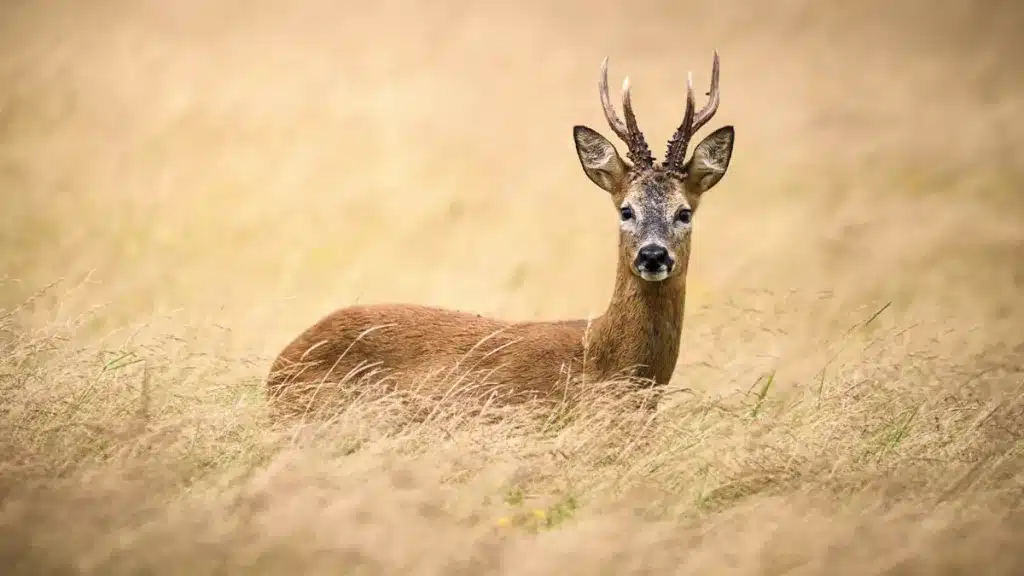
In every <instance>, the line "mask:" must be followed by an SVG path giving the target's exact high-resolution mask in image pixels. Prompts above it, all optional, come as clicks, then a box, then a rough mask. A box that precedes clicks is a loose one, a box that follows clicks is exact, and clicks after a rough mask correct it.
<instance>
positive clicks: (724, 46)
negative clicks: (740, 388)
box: [0, 0, 1024, 373]
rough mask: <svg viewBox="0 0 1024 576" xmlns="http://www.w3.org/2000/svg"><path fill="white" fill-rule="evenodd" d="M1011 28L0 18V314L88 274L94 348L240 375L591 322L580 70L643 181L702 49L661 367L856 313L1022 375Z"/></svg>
mask: <svg viewBox="0 0 1024 576" xmlns="http://www.w3.org/2000/svg"><path fill="white" fill-rule="evenodd" d="M1022 26H1024V7H1022V5H1021V4H1020V3H1019V2H1013V1H1002V2H1000V1H995V0H993V1H991V2H986V3H984V5H983V7H982V4H979V3H977V2H969V1H966V0H930V1H927V2H926V1H924V0H904V1H901V2H891V1H875V0H864V1H860V2H821V1H817V2H811V1H799V0H788V1H775V2H740V1H738V0H736V1H733V0H722V1H719V2H715V3H713V4H712V3H707V2H689V1H681V0H676V1H654V0H636V1H633V2H609V1H605V0H586V1H582V0H562V1H559V2H540V1H535V0H521V1H519V2H504V3H494V2H459V1H452V0H434V1H431V2H425V1H424V2H413V1H410V0H379V1H377V2H372V3H363V2H338V1H326V0H296V1H293V2H288V3H282V2H252V1H249V2H241V1H236V0H219V1H213V2H211V1H203V2H198V1H179V2H173V3H172V2H157V1H155V0H135V1H132V2H126V1H113V0H96V1H93V2H89V3H68V2H58V1H56V0H41V1H33V2H29V1H27V0H4V1H3V2H2V4H0V194H2V209H0V277H3V278H5V280H4V282H3V284H2V287H0V290H2V292H0V307H10V306H13V305H15V304H17V303H19V302H21V301H23V300H24V299H25V298H26V297H27V296H29V295H30V294H32V293H34V292H35V291H36V290H38V289H39V288H40V287H41V286H44V285H46V284H48V283H50V282H52V281H54V280H56V279H58V278H64V279H66V281H68V282H70V283H77V282H79V281H81V280H82V279H83V278H88V283H87V284H85V285H84V286H83V287H82V288H81V289H80V290H79V291H77V292H76V298H77V300H74V301H66V303H65V305H66V306H68V307H74V306H80V307H87V306H92V305H96V304H103V305H105V306H106V308H105V312H104V314H103V315H102V316H101V318H100V319H99V320H98V324H95V325H94V327H95V328H96V329H97V330H99V329H107V328H112V327H116V326H120V325H124V324H127V323H131V322H136V321H139V319H142V318H147V317H149V316H151V315H153V314H154V313H164V312H167V311H172V310H179V311H183V312H181V313H183V314H185V315H186V316H187V317H188V318H190V319H191V320H190V321H197V322H200V324H201V325H202V323H207V324H209V325H217V326H221V327H224V328H227V329H229V330H230V331H231V332H232V334H234V336H233V338H234V339H235V340H237V341H238V342H239V343H240V345H242V346H243V347H246V349H250V350H254V351H256V353H258V354H266V355H269V354H273V353H275V352H276V351H277V350H278V349H280V347H281V346H283V345H284V344H285V343H286V342H287V341H288V340H289V339H290V338H291V337H292V336H294V335H295V333H297V331H299V330H301V329H303V328H305V327H306V326H307V325H309V324H310V323H312V322H313V321H315V320H316V319H317V318H318V317H319V316H320V315H322V314H324V313H326V312H328V311H330V310H331V309H333V308H336V307H340V306H344V305H348V304H351V303H354V302H382V301H412V302H419V303H424V304H433V305H440V306H448V307H456V308H460V309H464V310H471V311H475V312H479V313H484V314H490V315H496V316H499V317H503V318H508V319H555V318H567V317H579V316H586V315H593V314H599V313H600V312H601V311H602V310H603V308H604V306H605V304H606V301H607V298H608V296H609V295H610V292H611V288H612V281H613V271H614V265H615V248H616V244H615V243H616V220H615V212H614V211H613V209H612V207H611V204H610V202H609V200H608V198H607V196H606V195H605V194H604V193H603V192H602V191H601V190H599V189H598V188H596V187H595V186H593V185H592V184H591V183H590V182H589V181H588V180H587V179H586V177H585V176H584V174H583V173H582V171H581V169H580V168H579V163H578V161H577V159H576V156H575V151H574V147H573V143H572V138H571V131H572V126H573V125H574V124H587V125H589V126H591V127H593V128H595V129H597V130H599V131H601V132H602V133H604V134H606V135H609V136H610V135H611V132H610V130H608V128H607V125H606V123H605V121H604V118H603V115H602V113H601V107H600V103H599V100H598V94H597V87H596V84H597V78H598V71H599V65H600V62H601V59H602V58H603V57H605V56H608V57H609V58H610V76H611V84H612V85H613V89H615V92H617V87H618V86H619V85H620V84H621V81H622V78H623V76H625V75H627V74H628V75H629V76H630V79H631V82H632V84H633V86H634V88H633V94H634V105H635V108H636V111H637V116H638V120H639V123H640V126H641V128H642V129H643V130H644V132H645V133H646V135H647V138H648V141H649V142H650V143H651V146H652V149H653V151H654V152H655V154H656V155H657V156H658V157H659V158H660V157H661V155H663V154H664V149H665V143H666V142H667V139H668V137H669V136H670V135H671V133H672V132H673V130H674V129H675V127H676V125H677V124H678V122H679V121H680V119H681V116H682V111H683V106H684V101H685V81H686V74H687V71H689V70H693V72H694V78H695V83H696V86H697V87H698V89H700V90H702V91H703V90H704V89H705V88H704V87H705V86H706V85H707V83H708V81H709V74H710V68H711V57H712V53H713V50H715V49H717V50H718V51H719V52H720V54H721V60H722V104H721V107H720V109H719V112H718V115H717V117H716V118H715V120H714V121H713V122H712V123H711V125H710V126H709V127H708V128H707V130H711V129H713V128H715V127H717V126H720V125H723V124H733V125H735V126H736V129H737V143H736V151H735V154H734V157H733V162H732V166H731V169H730V172H729V174H728V176H727V177H726V178H725V179H724V180H723V182H722V183H721V184H720V185H719V186H718V187H716V188H715V189H714V190H713V191H712V192H711V193H710V195H709V197H708V199H707V201H706V202H705V203H704V204H702V207H701V212H700V214H699V215H698V217H697V220H696V225H695V244H694V250H695V253H694V256H693V260H692V262H691V267H690V283H691V288H690V297H689V301H688V304H687V306H688V314H689V315H688V319H687V325H686V331H687V334H686V336H685V338H686V340H685V344H684V346H685V350H684V353H683V354H684V357H683V360H682V361H681V363H680V371H681V372H682V371H685V370H688V369H696V367H698V366H701V365H707V364H714V365H716V366H717V367H718V368H719V369H720V368H721V367H722V366H725V365H729V364H730V363H736V362H739V363H741V364H743V363H747V364H749V363H752V362H753V363H756V362H760V361H761V360H758V359H759V358H768V359H769V360H768V361H774V359H777V358H779V357H781V356H783V355H786V354H789V355H790V356H791V357H800V356H801V355H802V354H804V353H807V352H810V351H818V350H819V348H820V344H821V342H822V341H824V340H829V341H832V340H835V339H837V338H838V336H837V335H839V334H841V333H842V331H841V330H842V328H843V327H845V326H848V325H849V324H850V323H852V322H862V321H864V320H865V319H867V318H868V317H870V316H871V315H872V313H873V312H875V311H877V310H879V309H882V308H885V313H884V314H883V315H882V317H880V319H879V320H878V322H888V323H889V325H890V326H891V325H893V324H894V323H905V324H913V325H922V324H926V325H928V326H929V327H928V328H927V329H926V330H925V331H924V333H925V334H928V335H931V336H936V335H938V334H949V333H952V332H956V334H958V336H956V337H949V338H946V339H944V340H942V342H943V343H944V344H942V346H945V347H946V348H948V349H949V350H955V351H957V352H958V353H961V352H964V351H965V350H967V351H969V350H971V349H973V348H979V347H984V346H987V345H988V344H989V343H992V342H1002V343H1004V344H1006V343H1009V345H1010V347H1011V348H1013V347H1014V346H1016V349H1017V350H1018V352H1019V351H1020V350H1021V347H1020V343H1021V342H1024V336H1022V335H1021V333H1020V328H1019V326H1020V325H1022V323H1021V322H1020V319H1021V317H1022V316H1021V313H1022V310H1024V303H1022V300H1024V299H1021V298H1020V293H1021V288H1022V286H1024V257H1022V255H1024V194H1022V190H1021V183H1024V154H1022V150H1024V147H1022V145H1024V129H1022V120H1021V118H1022V117H1024V116H1022V114H1024V104H1022V103H1024V75H1022V69H1021V65H1020V64H1019V61H1018V58H1019V56H1020V55H1021V54H1024V39H1022V37H1021V35H1020V30H1021V29H1022ZM615 99H616V100H617V96H616V97H615ZM699 137H701V135H698V138H699ZM620 148H621V146H620ZM567 251H568V252H569V253H571V254H572V258H569V259H566V258H565V254H566V252H567ZM1014 338H1016V340H1014ZM819 360H820V358H816V362H817V361H819ZM816 366H820V362H818V364H816ZM259 370H262V368H259ZM742 372H744V370H738V372H737V373H742Z"/></svg>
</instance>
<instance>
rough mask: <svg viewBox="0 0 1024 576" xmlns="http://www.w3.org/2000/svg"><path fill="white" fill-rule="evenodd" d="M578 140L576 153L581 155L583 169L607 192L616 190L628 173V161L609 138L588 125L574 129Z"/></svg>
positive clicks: (573, 134) (574, 135) (574, 137)
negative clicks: (623, 159) (624, 160)
mask: <svg viewBox="0 0 1024 576" xmlns="http://www.w3.org/2000/svg"><path fill="white" fill-rule="evenodd" d="M572 137H573V140H575V141H576V154H577V155H578V156H579V157H580V164H581V165H582V166H583V171H584V172H586V173H587V177H588V178H590V179H591V180H592V181H593V182H594V184H597V185H598V186H600V187H601V188H602V189H604V190H605V191H607V192H614V191H615V189H616V187H617V185H618V183H619V182H620V181H622V177H623V176H625V174H626V163H625V162H623V161H622V158H621V157H620V156H619V152H618V151H617V150H615V146H613V145H612V143H611V142H609V141H608V139H607V138H605V137H604V136H601V135H600V134H598V133H597V132H596V131H594V130H591V129H590V128H587V127H586V126H576V127H574V128H573V129H572Z"/></svg>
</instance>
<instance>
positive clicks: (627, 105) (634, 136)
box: [622, 76, 654, 166]
mask: <svg viewBox="0 0 1024 576" xmlns="http://www.w3.org/2000/svg"><path fill="white" fill-rule="evenodd" d="M622 113H623V114H624V115H625V116H626V130H627V131H628V132H629V136H630V139H629V155H630V157H631V159H632V160H633V163H634V164H642V165H644V166H653V165H654V156H653V155H652V154H651V149H650V148H649V147H648V146H647V140H646V139H645V138H644V134H643V132H641V131H640V127H639V126H637V123H636V115H635V114H633V98H632V96H631V94H630V90H629V76H626V78H625V79H624V80H623V81H622Z"/></svg>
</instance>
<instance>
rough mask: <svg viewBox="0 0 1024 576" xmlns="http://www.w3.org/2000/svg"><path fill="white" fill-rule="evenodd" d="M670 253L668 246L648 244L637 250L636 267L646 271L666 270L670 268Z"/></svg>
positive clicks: (671, 263) (671, 262)
mask: <svg viewBox="0 0 1024 576" xmlns="http://www.w3.org/2000/svg"><path fill="white" fill-rule="evenodd" d="M673 264H674V262H673V261H672V255H671V254H669V253H668V248H665V247H664V246H659V245H657V244H648V245H646V246H644V247H642V248H640V251H639V252H637V255H636V268H637V270H642V271H646V272H667V271H669V270H671V269H672V265H673Z"/></svg>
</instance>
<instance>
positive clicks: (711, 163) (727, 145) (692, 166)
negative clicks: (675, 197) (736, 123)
mask: <svg viewBox="0 0 1024 576" xmlns="http://www.w3.org/2000/svg"><path fill="white" fill-rule="evenodd" d="M735 140H736V131H735V129H733V127H732V126H723V127H721V128H719V129H718V130H715V131H714V132H712V133H711V134H708V136H707V138H705V139H704V140H701V143H700V144H698V145H697V147H696V148H694V150H693V157H692V158H690V162H689V164H688V165H687V167H686V185H687V188H689V189H690V191H692V192H695V193H697V194H703V193H704V192H707V191H708V190H710V189H712V188H714V187H715V184H718V182H719V181H720V180H721V179H722V177H723V176H725V171H726V170H728V169H729V161H730V160H731V159H732V145H733V142H734V141H735Z"/></svg>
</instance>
